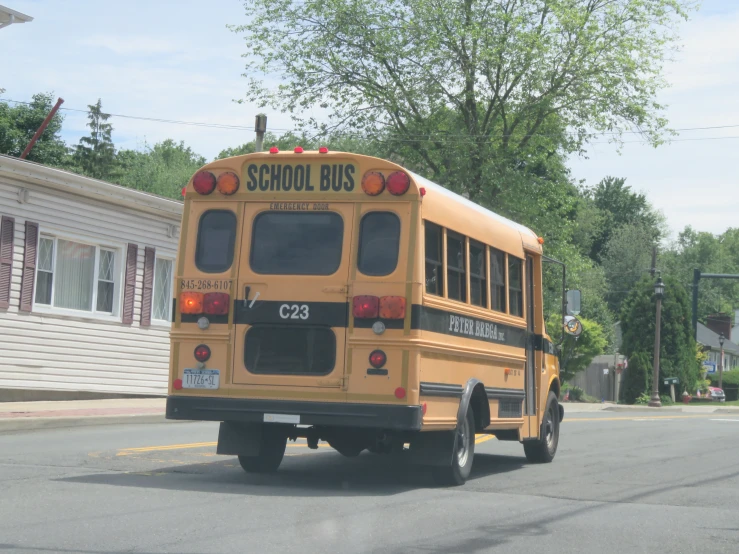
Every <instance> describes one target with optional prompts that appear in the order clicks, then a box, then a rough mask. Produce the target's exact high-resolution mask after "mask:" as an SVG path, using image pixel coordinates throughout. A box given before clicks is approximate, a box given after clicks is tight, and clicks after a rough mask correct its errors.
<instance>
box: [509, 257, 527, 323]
mask: <svg viewBox="0 0 739 554" xmlns="http://www.w3.org/2000/svg"><path fill="white" fill-rule="evenodd" d="M522 265H523V262H522V261H521V260H519V259H518V258H514V257H513V256H508V280H509V281H510V286H509V288H508V290H509V302H510V307H511V315H517V316H519V317H523V282H522V278H521V277H522V275H521V267H522Z"/></svg>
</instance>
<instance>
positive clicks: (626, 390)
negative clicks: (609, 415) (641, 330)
mask: <svg viewBox="0 0 739 554" xmlns="http://www.w3.org/2000/svg"><path fill="white" fill-rule="evenodd" d="M651 368H652V360H651V358H650V356H649V354H648V353H647V352H633V353H632V355H631V357H630V358H629V367H628V369H627V370H626V375H625V376H624V382H623V385H622V386H621V401H622V402H624V403H625V404H633V403H634V402H636V399H637V398H639V397H640V396H641V395H642V394H643V393H645V392H647V391H648V390H649V385H648V380H647V375H648V374H649V373H650V372H651Z"/></svg>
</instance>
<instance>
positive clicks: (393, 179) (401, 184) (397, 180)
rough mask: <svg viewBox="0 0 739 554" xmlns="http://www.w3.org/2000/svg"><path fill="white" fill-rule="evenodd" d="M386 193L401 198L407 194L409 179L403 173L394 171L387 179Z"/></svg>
mask: <svg viewBox="0 0 739 554" xmlns="http://www.w3.org/2000/svg"><path fill="white" fill-rule="evenodd" d="M386 185H387V191H388V192H389V193H390V194H392V195H394V196H401V195H403V194H405V193H406V192H408V187H410V186H411V178H410V177H408V174H407V173H404V172H403V171H394V172H393V173H391V174H390V175H389V176H388V178H387V183H386Z"/></svg>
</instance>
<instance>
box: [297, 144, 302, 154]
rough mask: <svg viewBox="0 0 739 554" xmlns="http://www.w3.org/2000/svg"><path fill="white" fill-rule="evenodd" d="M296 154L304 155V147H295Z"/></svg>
mask: <svg viewBox="0 0 739 554" xmlns="http://www.w3.org/2000/svg"><path fill="white" fill-rule="evenodd" d="M295 153H296V154H302V153H303V147H302V146H296V147H295Z"/></svg>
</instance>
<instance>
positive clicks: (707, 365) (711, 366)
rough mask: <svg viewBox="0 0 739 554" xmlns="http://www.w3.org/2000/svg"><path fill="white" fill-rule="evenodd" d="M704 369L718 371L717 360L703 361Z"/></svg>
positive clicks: (707, 371)
mask: <svg viewBox="0 0 739 554" xmlns="http://www.w3.org/2000/svg"><path fill="white" fill-rule="evenodd" d="M703 371H705V372H706V373H716V362H711V361H705V362H703Z"/></svg>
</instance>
